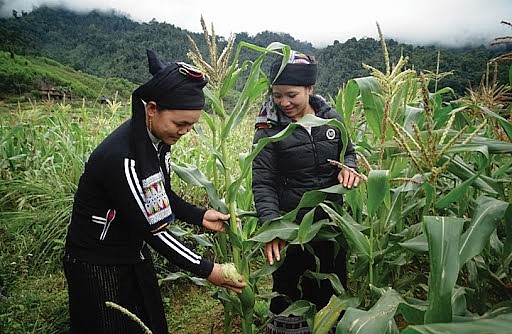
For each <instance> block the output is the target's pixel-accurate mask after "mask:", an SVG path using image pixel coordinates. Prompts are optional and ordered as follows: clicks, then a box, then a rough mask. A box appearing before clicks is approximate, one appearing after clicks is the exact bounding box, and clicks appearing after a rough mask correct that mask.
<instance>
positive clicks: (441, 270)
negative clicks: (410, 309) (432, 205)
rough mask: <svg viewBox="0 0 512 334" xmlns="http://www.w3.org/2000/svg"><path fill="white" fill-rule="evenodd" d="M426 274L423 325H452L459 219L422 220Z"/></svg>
mask: <svg viewBox="0 0 512 334" xmlns="http://www.w3.org/2000/svg"><path fill="white" fill-rule="evenodd" d="M423 224H424V233H425V235H426V237H427V240H428V249H429V260H430V274H429V279H428V283H429V284H428V286H429V289H428V302H429V305H428V308H427V311H426V313H425V323H436V322H451V321H452V312H453V311H452V304H451V301H452V292H453V288H454V287H455V283H456V281H457V277H458V273H459V239H460V234H461V231H462V227H463V225H464V219H463V218H456V217H438V216H436V217H434V216H425V217H423Z"/></svg>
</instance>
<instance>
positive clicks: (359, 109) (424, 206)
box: [0, 22, 512, 333]
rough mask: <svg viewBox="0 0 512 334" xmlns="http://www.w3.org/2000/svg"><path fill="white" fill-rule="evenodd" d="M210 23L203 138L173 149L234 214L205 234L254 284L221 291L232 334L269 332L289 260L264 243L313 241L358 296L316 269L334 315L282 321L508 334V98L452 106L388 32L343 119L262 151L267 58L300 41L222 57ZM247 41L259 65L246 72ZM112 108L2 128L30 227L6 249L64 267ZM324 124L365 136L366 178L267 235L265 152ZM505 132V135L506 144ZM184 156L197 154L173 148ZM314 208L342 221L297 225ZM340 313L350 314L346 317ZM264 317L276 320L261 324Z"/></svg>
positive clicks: (4, 195) (190, 179)
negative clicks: (256, 172) (265, 251)
mask: <svg viewBox="0 0 512 334" xmlns="http://www.w3.org/2000/svg"><path fill="white" fill-rule="evenodd" d="M202 24H203V31H204V35H205V38H206V40H207V43H208V45H209V49H210V62H209V63H208V62H207V61H205V60H204V59H203V58H202V56H201V54H200V53H199V51H198V50H197V49H194V48H193V50H192V52H191V54H190V57H191V59H192V60H193V61H194V62H195V64H196V65H197V66H199V67H200V68H201V69H203V70H204V71H205V72H206V73H207V74H208V76H209V78H210V85H209V86H208V88H207V89H206V93H207V96H208V101H210V103H211V105H210V108H209V109H210V110H209V113H204V114H203V119H202V121H201V122H200V125H198V126H197V127H196V128H195V129H196V134H195V135H194V136H193V137H191V138H188V139H191V140H193V141H195V140H196V139H199V140H200V143H196V142H194V143H193V145H188V146H187V145H176V146H177V147H176V148H173V161H174V164H173V170H174V172H175V173H176V174H177V175H179V176H180V178H181V179H182V180H184V181H185V182H186V183H188V184H191V185H194V186H196V187H193V189H196V188H198V189H201V191H197V192H195V193H194V194H197V196H202V194H206V195H207V197H208V200H207V202H208V203H209V204H210V205H212V206H213V207H215V208H216V209H219V210H221V211H223V212H229V213H231V217H232V219H231V221H230V222H229V228H228V233H227V234H226V235H223V234H219V235H216V236H215V237H214V238H211V240H205V239H204V238H203V237H202V236H201V237H200V236H195V239H196V240H198V241H199V242H202V244H203V245H206V246H211V247H212V249H213V251H214V253H215V257H216V258H217V260H218V261H220V262H233V263H235V265H236V268H237V270H238V271H239V272H240V273H242V274H243V275H244V276H245V277H246V279H247V281H248V283H249V284H248V287H247V288H246V289H244V291H243V293H242V294H240V295H235V294H233V293H230V292H228V291H226V290H225V289H222V288H212V293H213V295H214V296H215V297H216V298H218V299H219V301H220V302H221V303H222V305H223V307H224V311H225V312H224V317H225V319H224V325H225V329H224V330H225V333H231V332H232V331H233V320H234V319H235V317H240V319H241V324H242V325H241V326H242V331H243V333H255V332H261V331H262V328H263V327H258V326H257V325H261V326H264V325H265V323H264V322H265V303H266V302H267V301H268V298H270V297H271V294H266V293H265V291H260V287H261V282H264V281H265V280H266V279H268V277H269V275H270V274H271V273H272V272H273V271H274V270H275V269H276V267H275V266H268V264H266V262H265V261H262V255H261V248H262V245H264V243H265V242H267V241H270V240H272V239H273V238H275V237H276V236H277V237H280V238H281V239H284V240H287V241H288V242H289V243H292V244H302V245H304V247H307V242H309V241H310V240H312V239H313V238H317V239H321V238H324V239H333V238H335V239H337V240H339V242H340V243H342V244H343V245H344V246H345V247H346V248H347V250H348V253H349V254H350V261H349V268H350V273H349V277H350V285H349V287H343V286H342V285H341V283H340V282H339V281H338V280H337V279H336V277H334V276H332V275H322V274H319V273H316V272H308V273H305V275H308V276H311V277H315V278H317V279H319V280H322V279H327V280H329V281H330V282H331V283H332V284H333V286H334V287H335V290H336V291H337V294H336V295H334V296H333V297H332V299H331V302H330V303H329V305H328V306H326V307H325V308H324V309H322V310H316V309H315V307H314V306H313V305H311V304H310V303H308V302H307V301H299V302H297V303H295V304H294V305H292V306H291V307H290V308H289V309H288V310H286V311H285V312H284V314H291V313H293V314H297V315H304V316H306V317H307V319H308V321H309V323H310V326H311V328H313V332H314V333H327V331H328V330H329V329H330V328H331V327H332V326H337V333H355V332H365V333H397V332H399V331H400V330H401V329H404V331H403V332H406V333H431V332H435V331H444V332H460V331H464V332H468V333H480V332H482V329H485V330H490V331H493V332H496V333H500V332H505V331H504V330H503V327H504V326H507V325H506V324H507V322H508V323H510V321H511V320H512V318H511V305H510V302H507V300H510V299H511V298H510V297H511V291H510V284H511V281H512V280H511V276H512V273H511V270H510V262H511V261H512V255H511V254H512V227H511V224H512V216H511V215H512V213H511V211H512V210H511V208H510V202H511V196H512V195H511V190H510V189H511V186H510V180H511V177H510V174H511V169H512V167H511V165H512V161H511V160H512V159H511V158H510V153H511V151H512V147H511V144H510V138H511V135H512V131H511V126H510V123H509V122H508V120H506V119H504V118H503V117H502V116H500V115H503V114H504V113H506V112H507V111H506V110H504V109H505V107H504V105H500V104H490V105H483V104H480V103H479V101H467V100H459V101H450V102H445V101H446V97H447V96H450V94H451V92H450V90H449V89H443V90H440V91H434V92H433V93H431V92H429V91H428V87H429V83H431V82H432V81H435V80H438V78H441V77H442V74H440V73H419V74H418V73H416V72H415V71H413V70H410V69H407V68H406V65H407V59H406V58H401V59H399V61H398V62H397V63H396V65H394V66H393V67H392V66H391V61H390V60H389V57H388V56H387V51H386V47H385V43H384V41H383V39H382V37H381V39H382V46H383V53H384V59H385V60H384V63H385V71H383V72H381V71H379V70H377V69H376V68H373V67H370V66H366V68H367V69H368V70H369V72H370V74H371V76H369V77H365V78H356V79H353V80H350V81H349V82H348V83H347V85H346V86H344V87H342V89H340V91H339V93H338V95H337V96H335V97H334V98H331V102H332V104H333V105H335V106H336V109H337V110H338V111H339V112H340V113H341V114H342V115H343V117H344V119H345V120H346V122H345V124H341V123H339V122H336V121H332V120H331V121H326V120H321V119H317V118H315V117H305V118H304V119H303V120H301V121H299V122H297V123H294V124H292V125H291V126H290V127H289V128H287V129H285V130H284V131H283V132H282V133H280V134H277V135H276V136H275V137H273V138H268V139H266V140H262V141H260V142H259V143H258V144H257V145H254V146H251V141H252V132H251V131H252V129H251V126H250V124H251V121H252V120H253V119H254V118H255V114H256V113H257V111H258V108H259V104H260V102H261V98H262V97H263V96H264V95H265V94H266V92H267V91H268V88H269V82H268V80H267V78H266V76H265V75H264V73H263V72H262V71H261V64H262V62H263V60H264V59H265V57H267V56H268V55H269V54H272V53H275V52H280V53H282V54H284V55H285V57H284V58H286V55H287V54H288V53H289V52H290V48H289V47H288V46H286V45H282V44H279V43H273V44H271V45H269V46H268V47H267V48H263V47H260V46H255V45H251V44H247V43H243V42H241V43H240V44H239V45H238V47H237V48H236V52H235V54H234V55H233V56H232V55H231V52H232V50H234V47H233V39H229V40H228V45H227V47H226V48H225V49H224V51H223V52H222V54H221V55H220V56H217V49H216V48H217V46H216V44H215V40H216V39H215V35H213V36H211V37H210V36H209V34H208V31H207V29H206V27H205V26H204V22H202ZM193 45H194V44H193ZM242 48H248V49H251V50H252V51H255V53H256V54H258V55H259V56H257V57H255V59H254V60H252V61H244V62H243V63H242V64H240V65H239V64H238V59H239V54H240V51H241V50H242ZM230 61H231V63H230ZM240 80H244V85H243V89H242V91H241V92H238V91H236V90H235V89H234V88H233V87H234V86H235V84H236V83H237V81H240ZM508 108H509V109H507V110H508V112H509V113H510V107H508ZM99 113H101V114H102V115H100V116H102V117H97V118H96V117H90V113H89V111H88V110H87V109H86V108H85V106H83V107H82V108H76V109H73V110H71V107H69V106H68V105H66V104H59V105H51V104H48V105H43V106H33V108H31V109H30V111H24V110H21V109H20V110H18V111H17V117H16V119H17V120H16V122H15V123H13V124H4V123H3V124H2V127H1V134H0V135H1V141H0V145H1V154H2V160H1V162H0V163H1V164H2V169H1V173H2V178H1V182H0V194H1V199H0V206H1V208H2V213H1V218H2V222H8V223H9V229H8V231H18V232H19V233H18V232H17V233H12V236H11V237H8V239H9V240H11V241H13V242H12V245H17V246H16V247H14V246H13V247H12V248H9V250H6V251H5V252H14V253H19V255H20V256H22V257H26V256H27V254H32V257H34V259H31V260H30V262H31V264H32V265H33V268H47V270H48V271H49V272H51V271H52V267H56V266H60V254H61V253H60V252H61V250H62V244H63V238H64V235H65V226H66V224H67V222H68V219H69V214H70V212H71V203H72V194H73V193H74V190H75V189H76V183H77V181H78V177H79V176H80V173H81V170H82V168H83V162H84V161H85V159H86V156H87V154H88V153H90V151H91V150H92V149H93V148H94V147H95V146H96V144H97V143H98V141H99V140H101V138H103V137H104V135H106V134H107V133H109V132H110V131H111V130H112V129H113V128H115V127H116V126H117V125H118V124H120V122H121V121H122V120H124V119H126V118H127V117H129V112H128V111H127V109H126V110H125V109H123V108H120V105H119V104H117V103H115V102H114V103H113V104H112V105H110V106H109V108H108V112H105V113H104V111H103V110H101V111H99ZM70 114H71V115H72V117H71V118H70V117H69V115H70ZM98 121H99V122H100V123H97V122H98ZM325 122H330V123H331V124H332V125H334V126H338V127H339V128H340V129H341V130H342V133H343V134H344V135H345V136H350V138H352V140H353V142H354V143H355V145H356V147H357V150H358V153H359V156H360V162H361V167H360V169H361V171H362V172H363V173H364V174H366V175H367V177H368V180H367V182H366V183H363V184H362V185H361V186H360V187H358V188H357V189H354V190H350V191H348V190H346V189H344V188H342V187H341V186H335V187H332V188H328V189H321V190H318V191H314V192H311V193H307V194H305V196H304V197H303V199H302V201H301V203H300V205H299V207H298V208H297V209H296V210H294V211H292V212H290V213H289V214H287V215H285V216H283V217H281V218H280V219H279V220H277V221H275V222H272V224H267V225H263V226H258V224H257V219H256V217H255V214H254V212H253V209H252V208H253V206H252V194H251V191H250V185H251V178H250V174H251V173H250V165H251V161H252V158H253V157H254V156H255V155H256V154H257V153H258V152H259V150H260V149H261V148H262V147H263V146H264V145H265V144H266V143H268V142H269V141H277V140H281V139H282V138H284V137H286V136H287V135H289V134H290V133H291V131H293V129H294V128H295V127H296V126H300V125H308V126H317V125H321V124H324V123H325ZM248 124H249V125H248ZM238 127H244V129H245V130H244V131H245V132H244V133H245V136H241V137H237V138H233V136H234V135H235V134H236V135H238V131H237V130H239V129H237V128H238ZM496 127H498V128H499V129H500V130H501V133H505V134H506V137H505V140H501V141H500V140H496V139H493V134H494V133H495V132H496V131H495V130H496ZM96 129H101V134H99V133H97V130H96ZM188 139H187V140H188ZM233 143H234V144H233ZM179 150H184V152H185V153H184V154H176V153H179ZM176 151H177V152H176ZM205 152H208V153H206V154H205ZM176 159H179V160H176ZM173 182H176V180H173ZM190 191H192V192H193V191H194V190H190V189H189V192H190ZM330 192H338V193H342V194H344V196H345V198H346V204H345V206H344V207H335V209H331V208H332V205H331V206H327V205H326V203H325V202H324V199H325V197H326V195H327V194H328V193H330ZM195 200H196V201H201V202H203V201H205V200H204V199H202V198H195ZM315 206H322V207H323V208H324V209H325V210H326V211H327V212H328V213H329V214H330V216H331V220H325V221H321V222H318V223H315V224H312V215H310V214H308V215H306V216H305V217H304V219H303V221H302V222H301V224H300V225H297V224H294V223H293V220H294V218H295V214H296V212H297V210H298V209H299V208H301V207H315ZM8 233H11V232H8ZM180 233H182V232H180ZM183 233H185V232H183ZM4 240H7V239H4ZM210 241H211V242H210ZM10 244H11V243H10ZM5 252H4V253H5ZM2 257H3V258H5V259H7V258H9V259H12V258H14V255H13V254H2ZM3 271H6V272H9V270H3ZM13 272H14V271H13ZM174 277H182V275H175V276H174ZM164 280H165V278H164ZM194 281H195V282H198V281H197V280H194ZM490 291H495V293H494V294H493V296H494V298H495V299H493V300H489V299H486V298H489V292H490ZM500 301H503V302H501V303H498V302H500ZM342 311H345V315H344V317H343V318H342V320H341V321H339V322H337V321H338V320H337V319H338V316H339V315H340V313H341V312H342ZM13 312H15V311H12V310H8V312H7V313H5V314H4V315H3V316H2V317H4V318H6V317H9V314H11V313H13ZM258 317H260V318H262V319H263V321H259V322H256V321H255V320H256V318H258ZM4 318H2V321H4V320H5V319H4ZM260 320H261V319H260ZM399 320H402V322H401V323H397V321H399ZM37 328H38V327H37V326H35V325H34V327H32V330H31V331H34V332H35V331H37ZM506 329H507V330H508V328H506ZM25 332H30V330H28V329H27V330H26V331H25Z"/></svg>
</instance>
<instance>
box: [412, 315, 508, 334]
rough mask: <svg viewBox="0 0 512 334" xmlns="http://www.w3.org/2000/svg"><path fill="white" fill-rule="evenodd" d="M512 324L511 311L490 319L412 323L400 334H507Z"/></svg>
mask: <svg viewBox="0 0 512 334" xmlns="http://www.w3.org/2000/svg"><path fill="white" fill-rule="evenodd" d="M511 324H512V313H507V314H502V315H498V316H497V317H495V318H492V319H477V320H473V321H465V322H457V323H444V324H443V323H440V324H428V325H419V326H418V325H414V326H409V327H407V328H406V329H405V330H404V331H403V332H402V334H439V333H464V334H483V333H489V334H490V333H492V334H509V333H510V330H511V327H510V326H511Z"/></svg>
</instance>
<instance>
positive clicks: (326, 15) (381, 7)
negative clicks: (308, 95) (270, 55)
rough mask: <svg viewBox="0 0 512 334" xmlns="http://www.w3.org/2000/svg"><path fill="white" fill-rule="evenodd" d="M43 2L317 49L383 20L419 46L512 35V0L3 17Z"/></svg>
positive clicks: (274, 4)
mask: <svg viewBox="0 0 512 334" xmlns="http://www.w3.org/2000/svg"><path fill="white" fill-rule="evenodd" d="M42 4H49V5H64V6H65V7H67V8H70V9H75V10H78V11H81V12H83V11H88V10H91V9H105V10H107V9H116V10H117V11H119V12H122V13H125V14H126V15H127V16H129V17H130V18H131V19H133V20H135V21H139V22H149V21H150V20H152V19H156V20H157V21H159V22H167V23H170V24H174V25H175V26H177V27H180V28H183V29H186V30H189V31H192V32H200V31H201V25H200V18H201V15H202V16H203V18H204V20H205V22H206V24H207V26H208V29H210V27H211V25H212V24H213V27H214V29H215V32H216V34H217V35H219V36H224V37H228V36H229V35H230V34H231V33H238V32H247V33H249V34H250V35H255V34H257V33H259V32H262V31H265V30H269V31H275V32H285V33H288V34H290V35H291V36H293V37H294V38H296V39H299V40H301V41H307V42H311V43H312V44H313V45H314V46H315V47H323V46H326V45H329V44H332V42H333V41H334V40H339V41H340V42H344V41H345V40H347V39H349V38H352V37H355V38H357V39H359V38H362V37H372V38H378V33H377V27H376V23H377V22H378V23H379V25H380V27H381V30H382V32H383V34H384V37H386V38H393V39H395V40H398V41H404V42H408V43H414V44H432V43H440V44H444V45H450V46H452V45H457V44H459V45H460V44H461V43H462V44H467V43H474V44H481V43H482V41H486V42H488V41H490V40H492V39H493V38H495V37H499V36H510V35H512V31H511V29H510V27H508V26H505V25H503V24H501V23H500V22H501V21H508V22H510V21H512V1H510V0H452V1H444V0H431V1H428V2H425V1H417V0H358V1H355V2H346V1H330V0H316V1H312V2H310V3H306V4H302V3H295V2H284V1H275V0H260V1H254V2H251V3H247V2H241V1H235V0H216V1H212V0H174V1H172V2H171V1H158V0H144V1H139V0H109V1H105V0H3V1H1V2H0V15H2V16H4V17H5V16H10V15H12V10H13V9H14V10H17V11H18V12H21V11H30V10H32V9H33V8H34V6H40V5H42Z"/></svg>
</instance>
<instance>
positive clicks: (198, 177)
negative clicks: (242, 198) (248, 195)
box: [171, 162, 228, 213]
mask: <svg viewBox="0 0 512 334" xmlns="http://www.w3.org/2000/svg"><path fill="white" fill-rule="evenodd" d="M171 168H172V170H173V171H174V172H175V173H176V174H177V175H178V176H179V177H180V178H181V179H182V180H183V181H185V182H186V183H188V184H190V185H192V186H198V187H203V188H204V189H205V190H206V193H207V194H208V198H209V199H210V202H211V204H212V206H213V207H214V208H215V209H216V210H218V211H220V212H224V213H226V212H228V208H227V207H226V204H225V203H224V202H223V201H221V200H220V199H219V197H218V196H217V190H216V189H215V186H214V184H213V183H212V182H211V181H209V180H208V179H207V178H206V176H205V175H204V174H203V173H202V172H201V171H200V170H199V169H198V168H197V167H196V166H194V165H190V164H179V165H178V164H176V163H174V162H171Z"/></svg>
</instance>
